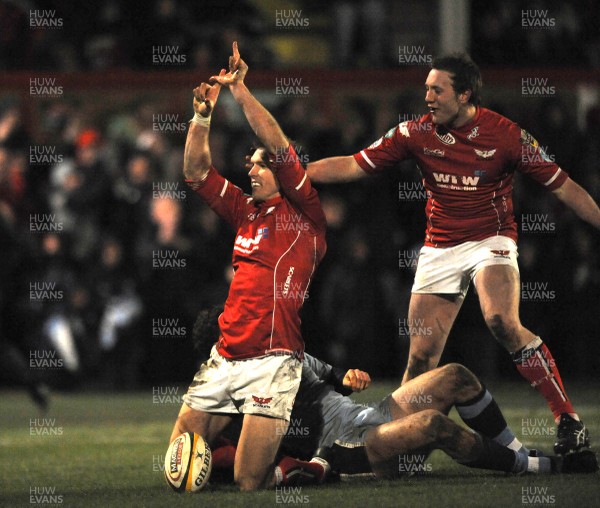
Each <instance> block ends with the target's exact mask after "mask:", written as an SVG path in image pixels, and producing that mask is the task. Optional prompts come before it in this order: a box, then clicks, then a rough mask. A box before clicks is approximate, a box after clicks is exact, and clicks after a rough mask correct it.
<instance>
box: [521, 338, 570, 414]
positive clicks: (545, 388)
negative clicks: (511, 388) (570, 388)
mask: <svg viewBox="0 0 600 508" xmlns="http://www.w3.org/2000/svg"><path fill="white" fill-rule="evenodd" d="M517 369H518V371H519V372H520V373H521V376H523V377H524V378H525V379H527V381H529V383H531V386H533V387H534V388H535V389H536V390H537V391H538V392H540V393H541V394H542V395H543V396H544V398H545V399H546V402H548V406H550V410H551V411H552V414H553V415H554V418H555V419H556V418H558V417H560V415H561V413H575V410H574V409H573V406H572V404H571V401H570V400H569V398H568V397H567V393H566V392H565V388H564V386H563V383H562V380H561V378H560V373H559V372H558V367H557V366H556V362H555V361H554V358H553V357H552V353H550V350H549V349H548V347H547V346H546V344H544V343H542V345H541V346H540V347H538V348H537V349H536V350H535V354H534V355H532V356H530V357H528V358H525V359H523V361H522V362H521V363H517Z"/></svg>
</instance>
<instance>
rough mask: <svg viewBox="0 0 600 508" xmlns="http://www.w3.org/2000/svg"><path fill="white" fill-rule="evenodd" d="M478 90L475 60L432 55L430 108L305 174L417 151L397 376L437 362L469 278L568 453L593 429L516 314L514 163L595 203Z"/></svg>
mask: <svg viewBox="0 0 600 508" xmlns="http://www.w3.org/2000/svg"><path fill="white" fill-rule="evenodd" d="M480 89H481V75H480V72H479V69H478V67H477V65H476V64H475V63H474V62H473V61H472V60H471V59H470V58H469V57H468V56H467V55H465V54H454V55H450V56H446V57H441V58H437V59H435V60H434V62H433V64H432V70H431V71H430V72H429V75H428V76H427V80H426V82H425V90H426V94H425V102H426V103H427V107H428V108H429V114H427V115H424V116H422V117H421V118H420V119H418V120H415V121H408V122H402V123H400V124H399V125H398V126H396V127H394V128H393V129H391V130H390V131H389V132H388V133H387V134H385V135H384V136H383V137H381V138H380V139H379V140H377V141H375V142H374V143H373V144H372V145H371V146H369V147H368V148H365V149H363V150H361V151H360V152H358V153H356V154H354V155H351V156H346V157H333V158H328V159H323V160H320V161H317V162H314V163H312V164H309V166H308V174H309V176H310V178H311V179H312V181H313V182H341V181H351V180H355V179H358V178H362V177H364V176H366V175H369V174H374V173H378V172H380V171H383V170H385V169H386V168H389V167H391V166H393V165H395V164H396V163H397V162H399V161H402V160H405V159H414V160H416V162H417V164H418V167H419V169H420V171H421V174H422V177H423V184H424V186H425V189H426V191H427V196H428V200H427V205H426V209H425V214H426V219H427V229H426V233H425V245H424V246H423V248H422V249H421V252H420V256H419V262H418V266H417V272H416V275H415V281H414V285H413V288H412V294H411V299H410V305H409V311H408V317H409V323H420V326H419V327H418V329H417V328H416V327H415V329H414V330H411V341H410V351H409V359H408V365H407V368H406V372H405V374H404V382H407V381H409V380H410V379H413V378H415V377H416V376H418V375H419V374H421V373H423V372H426V371H428V370H430V369H432V368H434V367H435V366H436V365H437V364H438V362H439V359H440V356H441V354H442V351H443V349H444V345H445V343H446V339H447V337H448V334H449V332H450V329H451V327H452V324H453V323H454V320H455V318H456V316H457V314H458V312H459V310H460V307H461V305H462V302H463V299H464V296H465V295H466V292H467V290H468V287H469V285H470V282H471V280H474V282H475V285H476V287H477V293H478V295H479V302H480V305H481V310H482V313H483V317H484V318H485V321H486V323H487V325H488V327H489V329H490V331H491V332H492V334H493V335H494V336H495V337H496V339H497V340H498V341H499V342H500V343H501V344H502V345H503V346H504V347H505V348H506V349H507V350H508V351H509V352H510V354H511V356H512V358H513V360H514V362H515V364H516V366H517V369H518V371H519V372H520V373H521V375H522V376H523V377H524V378H525V379H526V380H527V381H529V383H531V385H532V386H534V387H535V388H536V389H537V390H538V391H539V392H540V393H541V394H542V395H543V396H544V397H545V398H546V401H547V402H548V405H549V406H550V409H551V410H552V412H553V414H554V417H555V420H556V422H557V423H558V432H557V439H556V443H555V451H556V453H561V454H564V453H566V452H568V451H570V450H578V449H580V448H581V447H588V446H589V438H588V432H587V429H586V428H585V426H584V425H583V423H582V422H581V421H580V420H579V417H578V416H577V414H576V413H575V410H574V409H573V406H572V404H571V402H570V400H569V398H568V397H567V394H566V392H565V389H564V386H563V383H562V381H561V377H560V374H559V371H558V367H557V366H556V363H555V361H554V359H553V358H552V355H551V353H550V351H549V349H548V347H547V346H546V345H545V344H544V342H543V341H542V339H541V338H540V337H539V336H537V335H535V334H534V333H532V332H531V331H530V330H528V329H527V328H525V327H524V326H523V325H522V324H521V321H520V319H519V298H520V290H519V286H520V284H519V269H518V265H517V245H516V239H517V226H516V223H515V219H514V215H513V205H512V188H513V178H514V174H515V171H520V172H522V173H525V174H527V175H529V176H530V177H531V178H533V179H534V180H535V181H537V182H538V183H540V184H541V185H543V186H544V187H546V188H547V189H548V190H550V191H552V192H553V194H554V195H555V196H557V197H558V199H559V200H561V201H562V202H563V203H565V204H566V205H567V206H568V207H569V208H571V209H572V210H573V211H574V212H575V213H576V214H577V215H578V216H579V217H580V218H582V219H583V220H585V221H587V222H589V223H590V224H592V225H593V226H595V227H596V228H600V209H599V208H598V205H597V204H596V203H595V202H594V200H593V199H592V198H591V197H590V195H589V194H588V193H587V192H586V191H585V190H584V189H583V188H581V187H580V186H579V185H578V184H577V183H575V182H574V181H573V180H571V178H569V176H568V174H567V173H566V172H565V171H564V170H563V169H561V168H560V167H559V166H558V165H556V164H555V163H554V162H552V161H551V160H550V159H549V158H548V156H547V155H546V154H545V153H544V151H543V150H542V149H541V148H540V146H539V145H538V143H537V141H536V140H535V139H534V138H533V137H532V136H531V135H530V134H529V133H528V132H526V131H525V130H524V129H521V128H520V127H519V126H518V125H517V124H515V123H513V122H511V121H510V120H508V119H507V118H505V117H503V116H501V115H499V114H497V113H495V112H493V111H490V110H488V109H485V108H482V107H481V106H479V102H480V99H479V93H480ZM419 330H427V331H428V332H431V334H428V335H421V334H420V333H421V332H420V331H419ZM413 331H414V335H413V334H412V332H413Z"/></svg>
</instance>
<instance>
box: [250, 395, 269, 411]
mask: <svg viewBox="0 0 600 508" xmlns="http://www.w3.org/2000/svg"><path fill="white" fill-rule="evenodd" d="M252 400H253V401H254V404H252V405H253V406H254V407H262V408H266V409H269V408H270V407H271V406H270V405H269V404H270V403H271V401H272V400H273V397H257V396H256V395H252Z"/></svg>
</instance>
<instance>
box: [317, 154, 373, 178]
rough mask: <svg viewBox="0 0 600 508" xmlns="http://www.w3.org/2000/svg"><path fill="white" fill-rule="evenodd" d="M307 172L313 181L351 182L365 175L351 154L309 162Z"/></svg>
mask: <svg viewBox="0 0 600 508" xmlns="http://www.w3.org/2000/svg"><path fill="white" fill-rule="evenodd" d="M307 173H308V177H309V178H310V179H311V181H312V182H315V183H338V182H352V181H354V180H358V179H360V178H364V177H365V176H367V173H365V172H364V171H363V170H362V168H361V167H360V166H359V165H358V162H356V160H355V159H354V157H352V155H347V156H341V157H328V158H326V159H321V160H319V161H316V162H311V163H310V164H309V165H308V169H307Z"/></svg>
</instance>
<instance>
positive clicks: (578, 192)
mask: <svg viewBox="0 0 600 508" xmlns="http://www.w3.org/2000/svg"><path fill="white" fill-rule="evenodd" d="M552 192H553V194H554V195H555V196H556V197H557V198H558V199H560V200H561V201H562V202H563V203H564V204H565V205H567V206H568V207H569V208H570V209H571V210H573V211H574V212H575V214H576V215H577V216H578V217H579V218H580V219H583V220H584V221H586V222H589V223H590V224H591V225H592V226H595V227H596V228H597V229H600V208H598V204H597V203H596V202H595V201H594V199H593V198H592V196H590V195H589V193H588V192H587V191H586V190H585V189H584V188H583V187H581V185H579V184H577V183H575V182H574V181H573V180H571V178H568V179H567V180H566V181H565V183H563V184H562V185H561V186H560V187H559V188H558V189H556V190H554V191H552Z"/></svg>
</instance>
